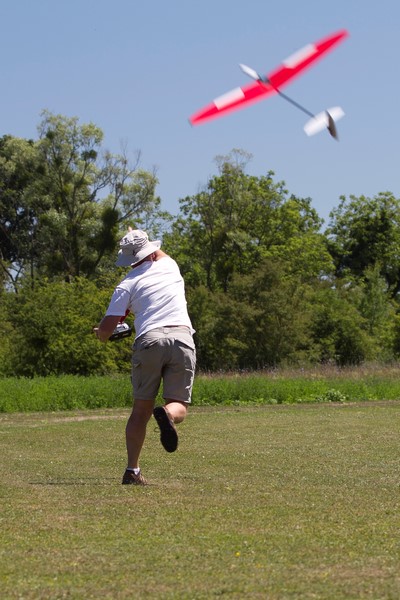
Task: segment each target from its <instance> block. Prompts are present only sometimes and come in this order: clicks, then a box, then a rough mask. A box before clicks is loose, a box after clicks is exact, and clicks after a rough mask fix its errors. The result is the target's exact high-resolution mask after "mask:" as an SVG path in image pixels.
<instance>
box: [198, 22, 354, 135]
mask: <svg viewBox="0 0 400 600" xmlns="http://www.w3.org/2000/svg"><path fill="white" fill-rule="evenodd" d="M347 36H348V32H347V31H346V30H345V29H342V30H340V31H337V32H336V33H334V34H331V35H329V36H327V37H325V38H323V39H322V40H320V41H319V42H316V43H314V44H308V45H307V46H304V48H302V49H301V50H298V51H297V52H295V53H294V54H292V55H291V56H289V57H288V58H286V60H284V61H283V63H282V64H281V65H280V66H279V67H278V68H277V69H275V71H272V72H271V73H270V74H269V75H267V77H266V78H265V79H261V80H259V81H256V82H254V83H250V84H248V85H246V86H243V87H238V88H235V89H234V90H231V91H230V92H228V93H226V94H223V95H222V96H219V97H218V98H216V99H215V100H213V102H211V103H210V104H208V105H207V106H205V107H204V108H202V109H201V110H199V111H198V112H196V113H194V114H193V115H192V116H191V117H190V118H189V122H190V123H191V124H192V125H198V124H199V123H205V122H206V121H209V120H211V119H215V118H217V117H219V116H221V115H225V114H227V113H229V112H232V111H234V110H237V109H239V108H244V107H245V106H248V105H250V104H252V103H253V102H257V101H258V100H263V99H264V98H267V97H268V96H271V95H273V94H276V93H277V91H278V90H279V89H280V88H281V87H283V86H284V85H286V84H287V83H289V82H290V81H291V80H292V79H294V78H295V77H297V75H300V73H302V72H303V71H304V70H305V69H307V68H308V67H310V66H311V65H313V64H314V63H315V62H316V61H317V60H319V59H320V58H322V57H323V56H324V54H326V53H327V52H329V51H330V50H332V49H333V48H334V47H335V46H336V45H337V44H339V43H340V42H342V41H343V40H344V39H345V38H346V37H347Z"/></svg>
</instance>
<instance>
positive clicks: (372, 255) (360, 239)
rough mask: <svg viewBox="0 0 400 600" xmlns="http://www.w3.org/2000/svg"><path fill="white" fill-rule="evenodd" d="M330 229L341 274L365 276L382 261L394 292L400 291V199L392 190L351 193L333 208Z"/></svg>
mask: <svg viewBox="0 0 400 600" xmlns="http://www.w3.org/2000/svg"><path fill="white" fill-rule="evenodd" d="M330 217H331V221H330V224H329V228H328V229H327V231H326V236H327V239H328V243H329V249H330V252H331V254H332V256H333V258H334V262H335V266H336V273H337V275H338V276H343V275H346V274H347V275H348V274H349V273H350V274H352V275H354V276H356V277H361V278H362V277H364V275H365V273H366V271H367V270H368V269H371V268H372V269H374V267H375V265H379V272H380V275H381V276H382V277H384V279H385V281H386V283H387V285H388V286H389V288H390V290H391V293H392V296H393V297H395V296H397V294H398V293H399V292H400V200H399V199H397V198H395V197H394V196H393V194H391V193H390V192H385V193H381V194H378V195H377V196H374V197H373V198H368V197H365V196H360V197H359V198H357V197H356V196H350V198H349V199H347V198H346V197H342V198H341V202H340V204H339V206H338V208H336V209H335V210H333V211H332V212H331V215H330Z"/></svg>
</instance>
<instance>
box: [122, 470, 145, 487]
mask: <svg viewBox="0 0 400 600" xmlns="http://www.w3.org/2000/svg"><path fill="white" fill-rule="evenodd" d="M122 483H123V485H148V484H147V481H146V480H145V478H144V477H143V475H142V473H141V471H139V473H138V474H137V475H136V473H135V472H134V471H128V469H127V470H126V471H125V473H124V476H123V478H122Z"/></svg>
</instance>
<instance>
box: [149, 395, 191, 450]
mask: <svg viewBox="0 0 400 600" xmlns="http://www.w3.org/2000/svg"><path fill="white" fill-rule="evenodd" d="M186 412H187V409H186V406H185V404H184V403H183V402H177V401H176V400H165V406H156V408H155V409H154V411H153V415H154V418H155V420H156V421H157V424H158V426H159V428H160V433H161V437H160V440H161V444H162V445H163V446H164V448H165V450H166V451H167V452H175V450H176V449H177V447H178V434H177V432H176V427H175V423H182V421H183V419H184V418H185V416H186Z"/></svg>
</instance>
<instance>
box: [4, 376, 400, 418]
mask: <svg viewBox="0 0 400 600" xmlns="http://www.w3.org/2000/svg"><path fill="white" fill-rule="evenodd" d="M398 374H399V366H398V365H395V366H393V367H380V366H379V365H369V366H367V367H358V368H355V369H337V368H333V367H329V368H327V367H325V368H324V367H318V368H316V369H315V370H312V369H308V370H277V371H262V372H255V373H232V374H213V375H206V374H198V375H197V376H196V378H195V383H194V389H193V400H194V403H195V404H196V406H217V405H224V406H229V405H258V404H263V405H264V404H286V403H288V404H291V403H309V402H337V401H339V402H347V401H348V402H354V401H365V400H397V399H400V379H399V376H398ZM131 403H132V392H131V384H130V378H129V372H127V374H126V375H120V376H116V377H106V376H91V377H79V376H73V375H64V376H61V377H55V376H49V377H36V378H34V379H27V378H19V379H18V378H4V379H1V378H0V413H11V412H35V411H65V410H83V409H96V408H118V407H129V406H130V405H131Z"/></svg>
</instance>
